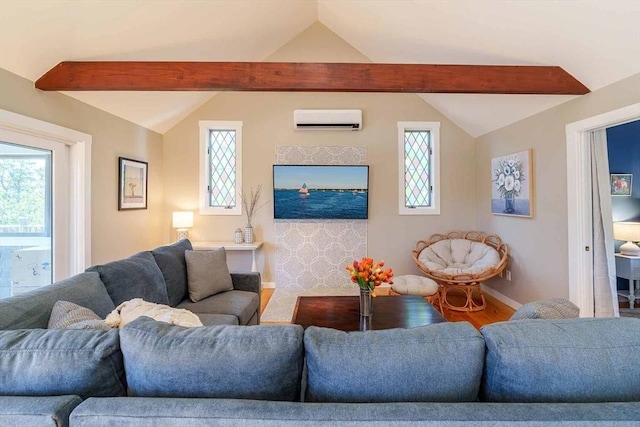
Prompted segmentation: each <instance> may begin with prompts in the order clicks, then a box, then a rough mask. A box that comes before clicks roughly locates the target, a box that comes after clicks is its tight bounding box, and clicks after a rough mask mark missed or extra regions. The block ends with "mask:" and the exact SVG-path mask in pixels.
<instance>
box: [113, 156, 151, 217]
mask: <svg viewBox="0 0 640 427" xmlns="http://www.w3.org/2000/svg"><path fill="white" fill-rule="evenodd" d="M118 164H119V173H118V210H119V211H123V210H130V209H147V177H148V163H147V162H142V161H140V160H132V159H126V158H124V157H119V158H118Z"/></svg>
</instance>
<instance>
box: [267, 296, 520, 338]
mask: <svg viewBox="0 0 640 427" xmlns="http://www.w3.org/2000/svg"><path fill="white" fill-rule="evenodd" d="M274 291H275V289H263V290H262V295H261V304H260V313H263V312H264V308H265V307H266V306H267V304H268V303H269V299H270V298H271V296H272V295H273V292H274ZM376 292H377V293H378V295H388V294H389V288H379V289H376ZM484 297H485V299H486V301H487V308H485V309H484V310H482V311H476V312H475V313H465V312H462V311H453V310H447V309H445V310H444V313H442V315H443V316H444V317H445V318H446V319H447V320H448V321H450V322H463V321H467V322H469V323H471V324H472V325H473V326H474V327H475V328H477V329H480V328H481V327H482V326H484V325H488V324H490V323H495V322H502V321H505V320H509V318H510V317H511V315H512V314H513V313H514V310H513V309H512V308H511V307H509V306H508V305H506V304H504V303H502V302H500V301H498V300H497V299H495V298H493V297H492V296H490V295H487V294H485V295H484ZM451 303H452V304H457V302H456V301H454V298H451ZM265 323H266V322H265Z"/></svg>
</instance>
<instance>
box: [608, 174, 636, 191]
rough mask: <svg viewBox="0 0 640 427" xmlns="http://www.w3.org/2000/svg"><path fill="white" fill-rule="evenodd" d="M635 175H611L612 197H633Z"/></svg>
mask: <svg viewBox="0 0 640 427" xmlns="http://www.w3.org/2000/svg"><path fill="white" fill-rule="evenodd" d="M632 181H633V175H632V174H630V173H612V174H611V195H612V196H631V183H632Z"/></svg>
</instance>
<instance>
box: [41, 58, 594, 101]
mask: <svg viewBox="0 0 640 427" xmlns="http://www.w3.org/2000/svg"><path fill="white" fill-rule="evenodd" d="M35 86H36V88H38V89H41V90H46V91H56V90H60V91H228V90H229V91H281V92H399V93H478V94H480V93H482V94H528V95H530V94H533V95H583V94H586V93H589V89H588V88H587V87H586V86H584V85H583V84H582V83H580V82H579V81H578V80H576V79H575V78H574V77H573V76H571V75H570V74H569V73H567V72H566V71H564V70H563V69H562V68H560V67H555V66H512V65H427V64H372V63H371V64H369V63H358V64H353V63H309V62H304V63H288V62H137V61H136V62H61V63H60V64H58V65H56V66H55V67H54V68H52V69H51V70H49V71H48V72H47V73H46V74H44V75H43V76H42V77H40V78H39V79H38V81H36V84H35Z"/></svg>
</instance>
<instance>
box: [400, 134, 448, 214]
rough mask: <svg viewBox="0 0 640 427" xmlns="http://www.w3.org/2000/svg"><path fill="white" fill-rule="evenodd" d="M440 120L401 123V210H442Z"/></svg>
mask: <svg viewBox="0 0 640 427" xmlns="http://www.w3.org/2000/svg"><path fill="white" fill-rule="evenodd" d="M439 133H440V123H439V122H399V123H398V159H399V173H400V177H399V184H400V187H399V195H400V199H399V203H400V205H399V213H400V215H429V214H439V213H440V203H439V201H440V197H439V182H438V181H439V179H438V178H439V170H438V166H439V158H438V148H439V138H440V137H439Z"/></svg>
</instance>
